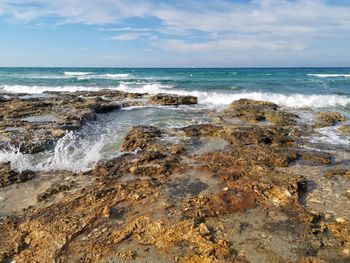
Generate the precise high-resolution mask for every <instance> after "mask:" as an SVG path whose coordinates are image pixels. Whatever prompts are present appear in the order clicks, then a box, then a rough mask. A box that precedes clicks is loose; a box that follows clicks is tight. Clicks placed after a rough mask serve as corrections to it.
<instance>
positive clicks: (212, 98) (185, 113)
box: [0, 68, 350, 171]
mask: <svg viewBox="0 0 350 263" xmlns="http://www.w3.org/2000/svg"><path fill="white" fill-rule="evenodd" d="M100 89H111V90H120V91H127V92H140V93H150V94H155V93H169V94H176V95H193V96H197V97H198V105H195V106H180V107H159V106H154V107H130V108H124V109H123V110H121V111H116V112H113V113H109V114H106V115H103V116H102V115H100V116H98V118H97V120H96V121H95V122H92V123H87V124H86V125H85V126H84V127H83V129H82V130H81V131H78V132H75V133H73V132H67V134H66V136H64V137H63V138H62V139H60V140H59V141H58V142H57V145H56V147H55V149H52V150H49V151H47V152H46V153H41V154H40V155H26V154H23V153H20V152H19V151H18V150H17V149H15V148H14V149H13V150H12V151H6V152H5V151H1V150H0V161H10V162H11V164H12V165H13V167H14V168H15V169H18V170H23V169H31V170H53V169H63V170H74V171H83V170H87V169H91V167H93V165H95V164H96V162H98V161H100V160H103V159H108V158H111V157H114V156H117V155H118V154H120V153H119V150H118V149H119V146H120V143H121V141H122V139H123V137H124V136H125V134H126V133H127V131H128V130H129V129H130V127H132V126H133V125H136V124H148V125H155V126H158V127H160V128H172V127H179V126H183V125H188V124H195V123H205V122H207V121H208V120H207V119H206V117H205V114H203V111H205V110H221V109H224V108H225V107H227V105H228V104H230V103H231V102H232V101H235V100H238V99H241V98H249V99H255V100H266V101H271V102H274V103H276V104H278V105H280V106H281V107H282V108H285V109H286V110H290V111H293V112H296V113H297V114H299V115H300V116H301V119H302V121H305V122H311V121H313V118H314V114H313V113H315V112H319V111H338V112H341V113H342V114H344V115H345V116H346V117H347V118H348V119H350V68H0V93H27V94H31V96H41V94H44V92H45V91H66V92H75V91H83V90H88V91H95V90H100ZM345 124H346V125H348V122H346V123H345ZM337 128H338V126H335V127H330V128H324V129H320V130H319V131H318V135H316V136H314V137H312V138H309V141H310V143H314V144H320V143H322V144H328V145H333V146H334V147H341V148H342V149H344V148H345V150H347V149H349V148H350V138H349V136H348V135H346V134H340V133H339V132H338V131H337ZM310 147H311V146H310ZM349 151H350V150H349Z"/></svg>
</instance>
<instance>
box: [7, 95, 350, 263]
mask: <svg viewBox="0 0 350 263" xmlns="http://www.w3.org/2000/svg"><path fill="white" fill-rule="evenodd" d="M79 94H80V96H82V97H81V98H77V97H76V96H74V95H72V94H64V95H63V98H65V100H67V101H74V103H75V104H74V105H75V106H74V107H75V108H74V109H79V110H77V111H79V115H75V114H73V113H72V114H71V113H70V114H67V115H65V116H66V117H67V119H66V121H67V123H70V124H71V125H72V127H75V128H76V129H79V127H80V126H79V125H81V122H82V121H83V120H82V119H81V118H83V119H84V118H85V117H86V118H87V117H88V116H91V117H93V116H95V114H97V113H98V112H101V113H102V112H108V111H109V110H114V109H117V108H118V106H116V105H122V104H123V102H121V103H120V104H119V102H118V103H116V102H115V101H114V102H113V103H112V102H111V104H109V102H106V101H105V100H104V99H100V98H95V97H94V95H96V96H101V95H102V94H104V93H103V92H102V93H93V92H89V93H79ZM105 94H106V97H109V98H114V99H115V100H116V99H117V98H123V99H127V100H129V99H130V100H134V99H135V100H137V103H141V102H140V101H141V100H143V99H145V100H147V99H148V98H149V95H141V94H139V95H130V94H126V93H119V92H114V91H105ZM52 95H55V94H52ZM87 96H88V97H87ZM162 96H163V95H160V97H159V98H160V99H159V100H161V101H163V102H159V101H158V102H157V103H156V102H154V103H156V104H160V103H164V105H174V104H172V103H178V102H179V101H178V100H177V99H175V100H177V101H175V102H174V100H173V98H170V99H169V98H166V99H165V98H164V97H162ZM170 97H171V96H170ZM55 100H56V99H54V100H49V102H50V106H48V105H49V104H47V105H46V106H47V107H53V108H56V107H57V108H59V107H58V106H57V104H60V103H61V104H62V107H63V106H64V105H65V106H64V107H70V106H67V105H70V104H69V103H68V104H66V103H65V102H63V101H62V100H61V98H59V99H57V100H56V102H54V101H55ZM157 100H158V99H157ZM157 100H156V101H157ZM49 102H48V103H49ZM2 103H6V102H2ZM56 103H57V104H56ZM104 103H106V105H105V104H104ZM142 103H144V102H142ZM22 106H25V104H22ZM27 106H28V105H27ZM27 106H26V107H27ZM46 106H45V107H46ZM28 107H29V106H28ZM104 107H105V108H104ZM29 108H30V107H29ZM39 108H40V107H39ZM57 108H56V109H57ZM60 109H62V108H60ZM32 110H34V109H32ZM70 110H72V108H70ZM70 110H69V111H70ZM43 112H46V110H43ZM73 112H74V111H73ZM16 114H20V113H16ZM23 114H24V113H23ZM65 114H66V113H65ZM85 114H86V115H85ZM90 114H92V115H90ZM213 114H216V113H213ZM218 114H219V115H220V114H223V115H220V116H222V117H223V118H231V117H232V118H236V117H238V118H240V119H241V120H244V122H243V123H242V124H239V125H237V123H236V124H232V123H230V122H226V121H225V120H224V121H222V122H218V123H215V124H213V123H211V122H208V123H206V124H194V125H189V126H186V127H182V128H174V129H159V128H157V127H155V126H146V125H138V126H134V127H132V128H131V129H130V131H129V132H128V133H127V135H126V136H125V138H124V141H123V143H122V146H121V153H120V154H119V155H118V156H117V157H114V158H111V159H109V160H103V161H100V162H99V163H97V164H96V166H95V167H93V168H92V169H91V170H89V171H85V172H82V173H79V174H78V175H77V174H74V175H73V174H71V175H70V176H71V177H70V178H74V181H71V180H68V179H67V178H66V174H64V175H62V176H63V177H64V180H63V181H58V182H57V181H55V183H52V184H51V183H50V185H49V186H48V187H47V188H46V189H44V190H43V191H40V192H39V193H40V194H39V195H38V196H37V200H38V201H39V203H37V204H36V205H35V206H33V207H28V208H27V209H24V210H23V211H17V213H16V216H11V217H2V218H0V240H1V242H2V245H1V246H0V262H9V261H15V262H18V263H21V262H39V261H40V262H119V261H122V260H135V261H140V262H141V261H142V262H143V261H148V262H162V261H163V262H211V263H212V262H258V261H266V262H316V261H317V260H319V261H320V262H322V261H323V262H348V259H349V254H350V252H349V251H350V243H349V229H350V228H349V222H348V220H347V219H346V218H333V217H331V216H325V215H323V214H322V213H320V212H318V211H315V210H314V209H310V207H308V206H307V205H306V204H305V203H304V199H305V196H306V195H308V194H309V193H310V191H312V190H313V187H314V184H313V183H312V182H310V181H309V180H308V179H307V178H306V176H307V175H308V173H311V172H314V173H315V171H316V172H317V171H319V170H317V169H321V170H322V171H328V176H335V175H341V176H345V177H346V176H348V169H346V168H344V169H333V166H332V165H333V164H334V163H335V161H334V156H332V155H331V154H329V153H327V152H322V151H313V150H307V149H305V148H302V147H299V144H298V143H297V140H298V132H295V130H296V128H295V126H298V123H297V122H296V119H297V116H296V115H293V114H289V113H287V112H284V111H281V110H280V109H279V108H278V106H277V105H275V104H273V103H269V102H256V101H251V100H241V101H237V102H234V103H233V104H231V106H230V109H228V111H227V112H225V113H218ZM4 115H6V114H4ZM24 115H25V114H24ZM83 116H85V117H83ZM22 117H23V116H22V115H21V118H22ZM6 118H8V117H6V116H5V119H6ZM58 118H63V116H61V117H58ZM262 120H267V121H268V122H266V123H265V122H261V121H262ZM7 121H9V120H7ZM251 122H253V123H251ZM57 123H58V122H57ZM57 123H56V121H54V122H53V123H51V124H50V125H52V126H47V127H52V130H50V133H51V134H56V136H57V137H59V136H61V135H62V134H61V130H62V126H60V125H57ZM45 125H49V124H45ZM21 127H23V126H21ZM42 127H46V126H42ZM54 128H55V129H54ZM205 138H211V139H215V140H214V142H216V141H218V138H219V140H220V141H224V142H225V144H224V145H225V147H217V148H215V149H209V150H207V149H206V151H194V150H191V149H193V148H195V147H197V146H198V145H199V146H201V143H202V142H203V140H202V139H205ZM292 164H293V165H292ZM344 164H345V165H346V162H343V163H342V165H344ZM297 167H302V168H301V169H302V172H303V173H302V174H300V173H297V172H296V170H293V168H294V169H297ZM288 168H291V169H288ZM306 168H307V169H306ZM40 175H41V174H40ZM40 175H38V176H40ZM0 176H1V183H3V182H5V183H4V184H5V185H8V183H7V182H20V181H24V180H26V179H28V178H29V177H28V178H27V177H26V176H24V177H23V178H21V176H22V175H20V174H19V173H17V172H15V171H12V170H11V168H10V165H9V164H3V165H2V166H1V168H0ZM67 177H68V176H67ZM78 177H79V178H83V179H84V180H83V181H84V183H83V184H82V185H81V186H80V185H79V183H75V182H76V181H77V180H76V178H78ZM3 178H7V179H5V180H3ZM342 179H344V177H342ZM325 181H327V182H328V183H329V182H330V180H325ZM308 188H309V191H307V190H308ZM327 194H329V193H327ZM0 198H3V197H2V196H1V195H0ZM4 199H5V198H4ZM5 201H6V200H5ZM0 213H1V211H0Z"/></svg>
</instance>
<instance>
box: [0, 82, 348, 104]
mask: <svg viewBox="0 0 350 263" xmlns="http://www.w3.org/2000/svg"><path fill="white" fill-rule="evenodd" d="M136 84H137V83H136ZM136 84H135V83H134V82H131V83H127V82H122V83H120V84H119V85H118V86H116V87H103V88H104V89H116V90H120V91H125V92H134V93H149V94H156V93H168V94H174V95H184V96H186V95H190V96H196V97H198V100H199V104H201V105H208V106H220V105H221V106H225V105H228V104H230V103H231V102H232V101H235V100H239V99H243V98H246V99H253V100H265V101H271V102H274V103H276V104H278V105H280V106H284V107H289V108H326V107H339V106H341V107H345V106H348V105H350V97H348V96H345V95H337V94H329V95H326V94H325V95H318V94H310V95H308V94H298V93H295V94H281V93H272V92H249V91H241V92H234V91H231V92H224V91H221V92H214V91H186V90H179V89H175V88H174V86H172V85H165V84H161V83H149V84H146V83H141V84H140V83H138V84H137V85H136ZM0 88H1V89H2V90H3V91H6V92H10V93H29V94H36V93H42V92H45V91H64V92H76V91H98V90H100V89H101V88H99V87H90V86H89V87H88V86H25V85H2V86H0Z"/></svg>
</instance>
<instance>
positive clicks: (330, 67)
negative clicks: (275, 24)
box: [0, 66, 350, 69]
mask: <svg viewBox="0 0 350 263" xmlns="http://www.w3.org/2000/svg"><path fill="white" fill-rule="evenodd" d="M0 68H52V69H59V68H62V69H64V68H67V69H88V68H90V69H93V68H96V69H337V68H339V69H350V66H326V67H323V66H321V67H312V66H310V67H309V66H300V67H299V66H290V67H283V66H282V67H278V66H276V67H270V66H266V67H264V66H262V67H103V66H101V67H99V66H97V67H93V66H91V67H84V66H77V67H75V66H0Z"/></svg>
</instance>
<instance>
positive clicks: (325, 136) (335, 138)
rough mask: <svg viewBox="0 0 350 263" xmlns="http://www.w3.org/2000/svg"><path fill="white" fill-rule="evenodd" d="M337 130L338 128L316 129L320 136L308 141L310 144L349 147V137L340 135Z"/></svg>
mask: <svg viewBox="0 0 350 263" xmlns="http://www.w3.org/2000/svg"><path fill="white" fill-rule="evenodd" d="M337 128H338V126H334V127H326V128H321V129H317V132H318V133H319V134H320V135H319V136H314V137H312V138H311V139H310V140H309V141H310V142H312V143H324V144H330V145H339V146H350V137H349V136H345V135H342V134H340V133H339V132H338V131H337Z"/></svg>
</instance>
